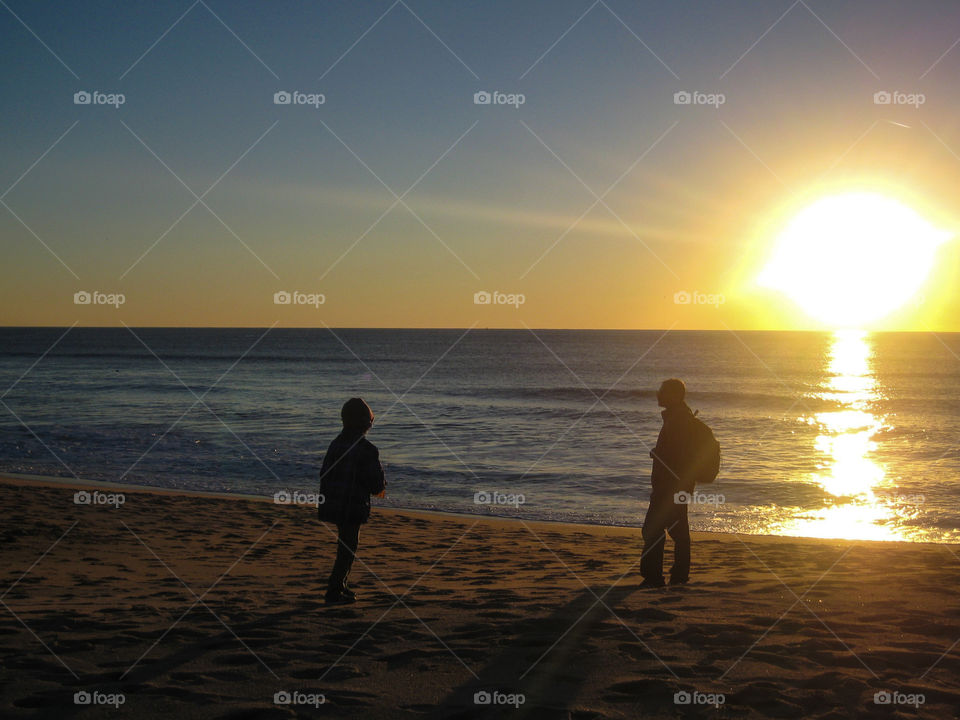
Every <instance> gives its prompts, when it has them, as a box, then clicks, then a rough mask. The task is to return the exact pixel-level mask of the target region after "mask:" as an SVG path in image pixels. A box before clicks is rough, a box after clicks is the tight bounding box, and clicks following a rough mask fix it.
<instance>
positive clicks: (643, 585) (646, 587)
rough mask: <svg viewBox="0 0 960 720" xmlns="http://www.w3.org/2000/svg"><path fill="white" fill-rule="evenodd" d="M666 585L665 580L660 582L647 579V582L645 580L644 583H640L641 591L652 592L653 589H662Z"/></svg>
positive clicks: (661, 579)
mask: <svg viewBox="0 0 960 720" xmlns="http://www.w3.org/2000/svg"><path fill="white" fill-rule="evenodd" d="M665 585H666V583H665V582H664V581H663V578H660V579H659V580H650V579H647V580H644V581H643V582H642V583H640V589H641V590H652V589H653V588H662V587H664V586H665Z"/></svg>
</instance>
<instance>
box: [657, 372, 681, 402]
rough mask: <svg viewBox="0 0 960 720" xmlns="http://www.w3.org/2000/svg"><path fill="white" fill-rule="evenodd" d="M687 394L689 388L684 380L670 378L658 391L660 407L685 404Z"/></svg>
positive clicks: (661, 384)
mask: <svg viewBox="0 0 960 720" xmlns="http://www.w3.org/2000/svg"><path fill="white" fill-rule="evenodd" d="M686 394H687V387H686V385H684V384H683V380H680V379H678V378H670V379H669V380H664V381H663V382H662V383H660V389H659V390H657V404H658V405H659V406H660V407H670V406H672V405H678V404H680V403H682V402H683V399H684V397H685V396H686Z"/></svg>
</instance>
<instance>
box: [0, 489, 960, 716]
mask: <svg viewBox="0 0 960 720" xmlns="http://www.w3.org/2000/svg"><path fill="white" fill-rule="evenodd" d="M84 487H86V490H87V492H90V493H100V494H99V495H93V494H91V495H90V496H88V497H87V499H90V500H91V502H89V503H88V504H76V503H75V501H74V494H75V492H78V491H79V490H80V489H82V488H84ZM117 491H118V489H117V488H108V487H105V486H99V487H96V486H93V485H91V486H84V485H81V484H80V483H72V484H71V485H67V484H62V483H54V482H48V481H42V480H24V479H5V480H3V481H2V482H0V496H2V502H3V506H4V508H5V510H6V518H5V522H4V524H3V546H2V547H3V590H2V592H3V594H2V607H0V618H2V619H0V657H2V675H3V682H2V683H0V684H2V688H3V689H2V705H0V713H2V715H3V716H4V717H45V716H48V717H73V716H78V717H121V716H123V717H146V718H150V717H161V716H172V715H176V716H178V717H181V718H247V717H250V718H253V717H296V716H301V717H318V716H329V717H358V718H359V717H363V718H396V717H417V716H422V717H451V718H459V717H462V718H473V717H516V718H568V717H569V718H637V717H644V718H647V717H651V718H656V717H678V716H679V717H687V716H690V717H708V716H726V717H756V718H760V717H797V718H799V717H812V718H845V717H872V716H876V717H940V718H944V717H955V716H957V713H958V710H960V681H958V680H957V677H958V671H960V661H958V658H957V655H958V652H960V651H958V650H957V647H956V645H957V640H958V638H960V599H958V597H957V594H956V587H957V586H958V584H960V557H958V555H957V548H956V547H955V546H947V545H928V544H905V543H870V542H849V541H822V540H806V539H804V540H798V539H793V538H775V537H757V536H735V535H720V534H699V535H696V537H695V539H694V572H693V577H692V582H691V584H689V585H687V586H684V587H679V588H666V589H663V590H656V591H644V590H638V588H637V586H638V584H639V582H640V578H639V574H638V572H637V564H638V561H639V552H640V546H641V539H640V533H639V530H637V529H632V528H603V527H591V526H581V525H563V524H551V523H527V522H522V521H518V520H512V519H503V520H500V519H488V518H476V517H470V516H451V515H441V514H431V513H424V512H413V511H396V510H390V511H388V510H380V509H375V510H374V515H373V519H372V521H371V523H370V524H369V525H367V526H365V527H364V529H363V532H362V534H361V545H360V548H361V549H360V559H359V562H358V563H357V564H356V566H355V569H354V572H353V575H352V577H351V585H352V586H353V587H354V589H355V590H356V592H357V593H358V594H359V595H360V596H361V599H360V602H359V603H358V604H356V605H353V606H345V607H331V608H325V607H324V606H323V602H322V600H323V598H322V594H323V586H324V581H325V578H326V574H327V573H328V572H329V569H330V565H331V562H332V553H333V549H334V537H333V535H332V534H331V530H330V528H329V527H327V526H324V525H321V524H319V523H318V522H317V521H316V520H315V511H314V509H313V508H311V507H306V506H296V505H278V504H275V503H273V502H272V501H270V500H256V499H239V498H220V497H212V496H211V497H204V496H199V495H195V494H178V493H172V492H153V491H150V490H146V489H137V490H133V489H129V488H124V489H122V495H123V497H122V504H121V503H120V500H121V498H119V497H118V496H117ZM81 497H84V496H81ZM669 554H670V550H669V548H668V557H669ZM877 693H880V695H877ZM285 701H288V702H285ZM877 701H879V704H878V702H877ZM885 701H889V702H888V703H887V702H885Z"/></svg>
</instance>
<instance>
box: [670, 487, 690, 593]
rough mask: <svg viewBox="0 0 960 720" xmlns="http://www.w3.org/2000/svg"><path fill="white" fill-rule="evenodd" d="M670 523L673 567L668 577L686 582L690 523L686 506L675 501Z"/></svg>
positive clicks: (688, 562) (688, 563) (687, 576)
mask: <svg viewBox="0 0 960 720" xmlns="http://www.w3.org/2000/svg"><path fill="white" fill-rule="evenodd" d="M675 508H676V509H675V510H674V514H673V518H672V519H671V523H670V525H669V526H668V532H669V534H670V539H671V540H673V567H672V568H671V569H670V579H671V580H673V581H675V582H686V581H687V580H688V579H689V578H690V523H689V520H688V518H687V509H688V506H687V505H685V504H683V503H677V504H676V505H675Z"/></svg>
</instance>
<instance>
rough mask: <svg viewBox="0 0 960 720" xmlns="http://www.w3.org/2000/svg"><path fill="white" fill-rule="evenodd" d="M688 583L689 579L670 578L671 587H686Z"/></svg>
mask: <svg viewBox="0 0 960 720" xmlns="http://www.w3.org/2000/svg"><path fill="white" fill-rule="evenodd" d="M688 582H690V578H670V584H671V585H686V584H687V583H688Z"/></svg>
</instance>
